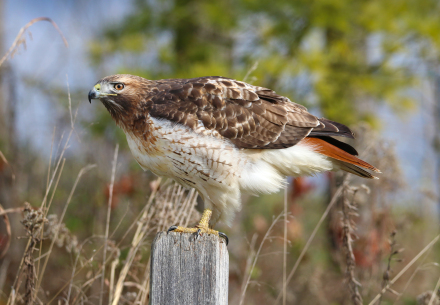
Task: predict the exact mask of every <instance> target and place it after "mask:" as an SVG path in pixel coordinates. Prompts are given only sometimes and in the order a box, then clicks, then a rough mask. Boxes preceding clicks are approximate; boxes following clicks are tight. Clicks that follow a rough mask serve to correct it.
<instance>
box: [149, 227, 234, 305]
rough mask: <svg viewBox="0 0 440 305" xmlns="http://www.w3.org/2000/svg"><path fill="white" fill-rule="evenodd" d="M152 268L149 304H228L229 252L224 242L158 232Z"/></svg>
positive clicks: (215, 238)
mask: <svg viewBox="0 0 440 305" xmlns="http://www.w3.org/2000/svg"><path fill="white" fill-rule="evenodd" d="M151 248H152V251H151V252H152V253H151V269H150V276H151V277H150V279H151V280H150V285H151V287H150V305H165V304H166V305H208V304H209V305H227V304H228V283H229V253H228V249H227V247H226V242H225V240H224V239H222V238H220V237H218V236H215V235H207V234H204V235H202V236H199V237H198V238H197V239H196V238H195V235H194V234H190V233H176V232H169V233H166V232H159V233H157V235H156V238H155V239H154V242H153V245H152V247H151Z"/></svg>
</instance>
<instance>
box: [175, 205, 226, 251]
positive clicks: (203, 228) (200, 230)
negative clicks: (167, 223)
mask: <svg viewBox="0 0 440 305" xmlns="http://www.w3.org/2000/svg"><path fill="white" fill-rule="evenodd" d="M211 215H212V211H211V210H210V209H205V210H204V211H203V214H202V219H200V222H199V224H198V225H196V226H195V228H185V227H181V226H171V227H170V228H169V229H168V231H167V232H171V231H174V232H181V233H192V234H195V237H196V238H197V237H198V236H200V235H202V234H214V235H217V236H220V237H222V238H224V239H225V240H226V245H228V243H229V238H228V236H226V234H225V233H222V232H219V231H216V230H213V229H210V228H209V220H210V219H211Z"/></svg>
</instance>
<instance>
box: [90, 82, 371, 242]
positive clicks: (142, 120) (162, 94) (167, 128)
mask: <svg viewBox="0 0 440 305" xmlns="http://www.w3.org/2000/svg"><path fill="white" fill-rule="evenodd" d="M88 98H89V101H91V100H92V99H100V100H101V102H102V103H103V104H104V106H105V107H106V108H107V110H108V111H109V112H110V114H111V116H112V117H113V119H114V120H115V121H116V124H117V125H118V126H119V127H120V128H122V130H123V131H124V132H125V134H126V136H127V141H128V144H129V146H130V149H131V152H132V153H133V156H134V158H135V159H136V161H137V162H138V163H139V165H140V166H141V167H142V168H143V169H144V170H151V171H152V172H153V173H155V174H156V175H158V176H163V177H169V178H172V179H174V180H176V181H177V182H178V183H180V184H181V185H183V186H185V187H193V188H195V189H196V190H197V191H198V192H199V194H200V195H201V196H202V198H203V200H204V202H205V208H206V209H207V210H205V212H204V215H203V217H202V218H203V221H201V223H200V224H199V225H198V226H197V227H196V228H190V229H187V228H182V227H177V229H176V231H180V232H196V231H199V232H207V233H214V234H218V232H217V231H214V230H211V229H209V228H208V222H209V218H210V216H211V211H212V220H213V221H212V222H213V223H214V224H215V223H216V222H217V221H219V220H221V221H225V222H226V223H228V224H230V223H231V221H232V219H233V217H234V214H235V213H236V212H237V211H238V210H239V209H240V206H241V202H240V194H241V192H245V193H251V194H259V193H274V192H277V191H278V190H279V189H280V188H282V187H284V185H285V182H284V181H285V178H286V176H294V177H297V176H301V175H313V174H316V173H319V172H323V171H333V170H344V171H347V172H350V173H352V174H355V175H358V176H361V177H364V178H375V177H374V176H372V175H371V174H370V173H369V172H368V171H366V170H365V169H367V170H371V171H375V172H379V170H378V169H376V168H375V167H374V166H372V165H370V164H368V163H366V162H364V161H362V160H360V159H358V158H357V157H355V156H356V155H357V152H356V150H355V149H354V148H353V147H351V146H350V145H348V144H345V143H343V142H340V141H338V140H336V139H335V138H333V137H332V136H342V137H348V138H353V134H352V132H351V131H350V129H349V128H348V127H346V126H344V125H342V124H340V123H336V122H332V121H330V120H327V119H324V118H321V119H319V118H317V117H315V116H314V115H312V114H310V113H309V112H307V109H306V108H305V107H303V106H301V105H298V104H295V103H292V102H291V101H290V100H289V99H288V98H287V97H284V96H280V95H278V94H276V93H275V92H274V91H272V90H270V89H267V88H263V87H258V86H253V85H249V84H247V83H244V82H241V81H237V80H233V79H229V78H224V77H217V76H212V77H200V78H192V79H164V80H158V81H152V80H147V79H144V78H142V77H139V76H133V75H126V74H121V75H111V76H107V77H105V78H103V79H101V80H100V81H99V82H98V83H97V84H96V85H95V86H94V88H93V89H92V90H91V91H90V92H89V96H88ZM173 228H176V227H173Z"/></svg>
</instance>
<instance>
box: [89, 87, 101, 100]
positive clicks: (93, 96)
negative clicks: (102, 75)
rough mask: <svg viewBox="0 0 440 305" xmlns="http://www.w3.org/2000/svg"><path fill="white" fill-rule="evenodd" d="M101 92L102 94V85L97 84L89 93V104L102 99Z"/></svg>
mask: <svg viewBox="0 0 440 305" xmlns="http://www.w3.org/2000/svg"><path fill="white" fill-rule="evenodd" d="M100 92H101V85H100V84H96V85H95V86H94V87H93V89H92V90H90V91H89V95H88V98H89V103H90V104H91V103H92V100H93V99H97V98H99V97H100Z"/></svg>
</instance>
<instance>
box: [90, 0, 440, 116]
mask: <svg viewBox="0 0 440 305" xmlns="http://www.w3.org/2000/svg"><path fill="white" fill-rule="evenodd" d="M438 10H439V9H438V3H437V1H434V0H422V1H413V0H403V1H400V0H392V1H381V0H372V1H362V0H357V1H351V0H314V1H305V0H296V1H291V0H278V1H260V0H240V1H197V0H181V1H172V0H167V1H135V3H134V9H133V12H132V13H131V14H129V15H128V16H126V17H125V18H124V19H123V20H122V22H121V23H120V24H116V25H114V26H112V27H110V28H104V29H103V32H102V33H101V34H100V35H97V37H96V39H95V40H94V41H93V42H92V43H91V45H90V51H91V58H92V61H93V62H94V63H95V64H96V65H99V64H101V63H103V62H105V61H106V59H108V58H110V57H112V56H115V55H117V54H122V53H123V54H124V56H127V55H132V56H133V57H134V58H135V60H134V62H136V64H134V65H133V64H132V65H130V64H127V62H124V61H123V62H124V64H122V65H120V66H117V67H112V71H114V72H116V71H119V72H124V73H133V74H138V75H141V76H144V77H146V78H150V79H157V78H185V77H199V76H205V75H222V76H227V77H232V78H237V79H243V78H244V77H245V75H246V74H247V72H248V71H249V69H250V68H251V67H252V66H254V64H255V63H258V66H257V68H256V69H255V70H254V71H252V76H253V77H254V78H253V79H254V80H255V83H257V84H258V85H262V86H266V87H269V88H271V89H275V90H277V91H278V92H279V93H281V94H286V95H288V96H289V97H290V98H291V99H292V100H293V101H295V102H299V103H303V104H306V105H308V106H312V107H315V108H317V109H318V110H319V111H321V112H322V114H323V115H325V116H326V117H328V118H330V119H333V120H336V121H340V122H343V123H346V124H353V123H354V122H357V121H359V120H364V121H367V122H369V123H371V124H373V125H374V123H376V122H377V120H376V116H375V115H374V113H372V112H371V107H370V106H371V103H376V102H379V103H381V102H387V103H388V104H390V105H391V106H393V107H394V108H395V109H396V110H405V109H409V107H410V106H411V105H412V103H413V101H412V99H411V98H410V97H407V96H405V92H404V91H403V89H406V88H408V87H410V86H411V85H412V83H413V81H414V79H415V77H416V76H417V75H416V72H415V71H414V70H413V69H411V67H410V66H409V65H408V64H407V62H406V61H405V56H404V54H408V51H409V50H410V49H411V47H413V46H414V44H415V43H418V45H419V46H420V45H421V46H422V49H419V50H418V54H415V56H417V55H419V54H421V53H423V52H429V50H430V48H431V47H432V46H433V45H435V46H438V44H439V42H440V39H439V37H438V35H437V33H438V32H439V29H440V25H439V23H438V18H437V16H438ZM420 42H423V43H422V44H420ZM142 63H146V64H145V65H144V64H142ZM245 80H246V81H252V79H249V78H247V79H245Z"/></svg>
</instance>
